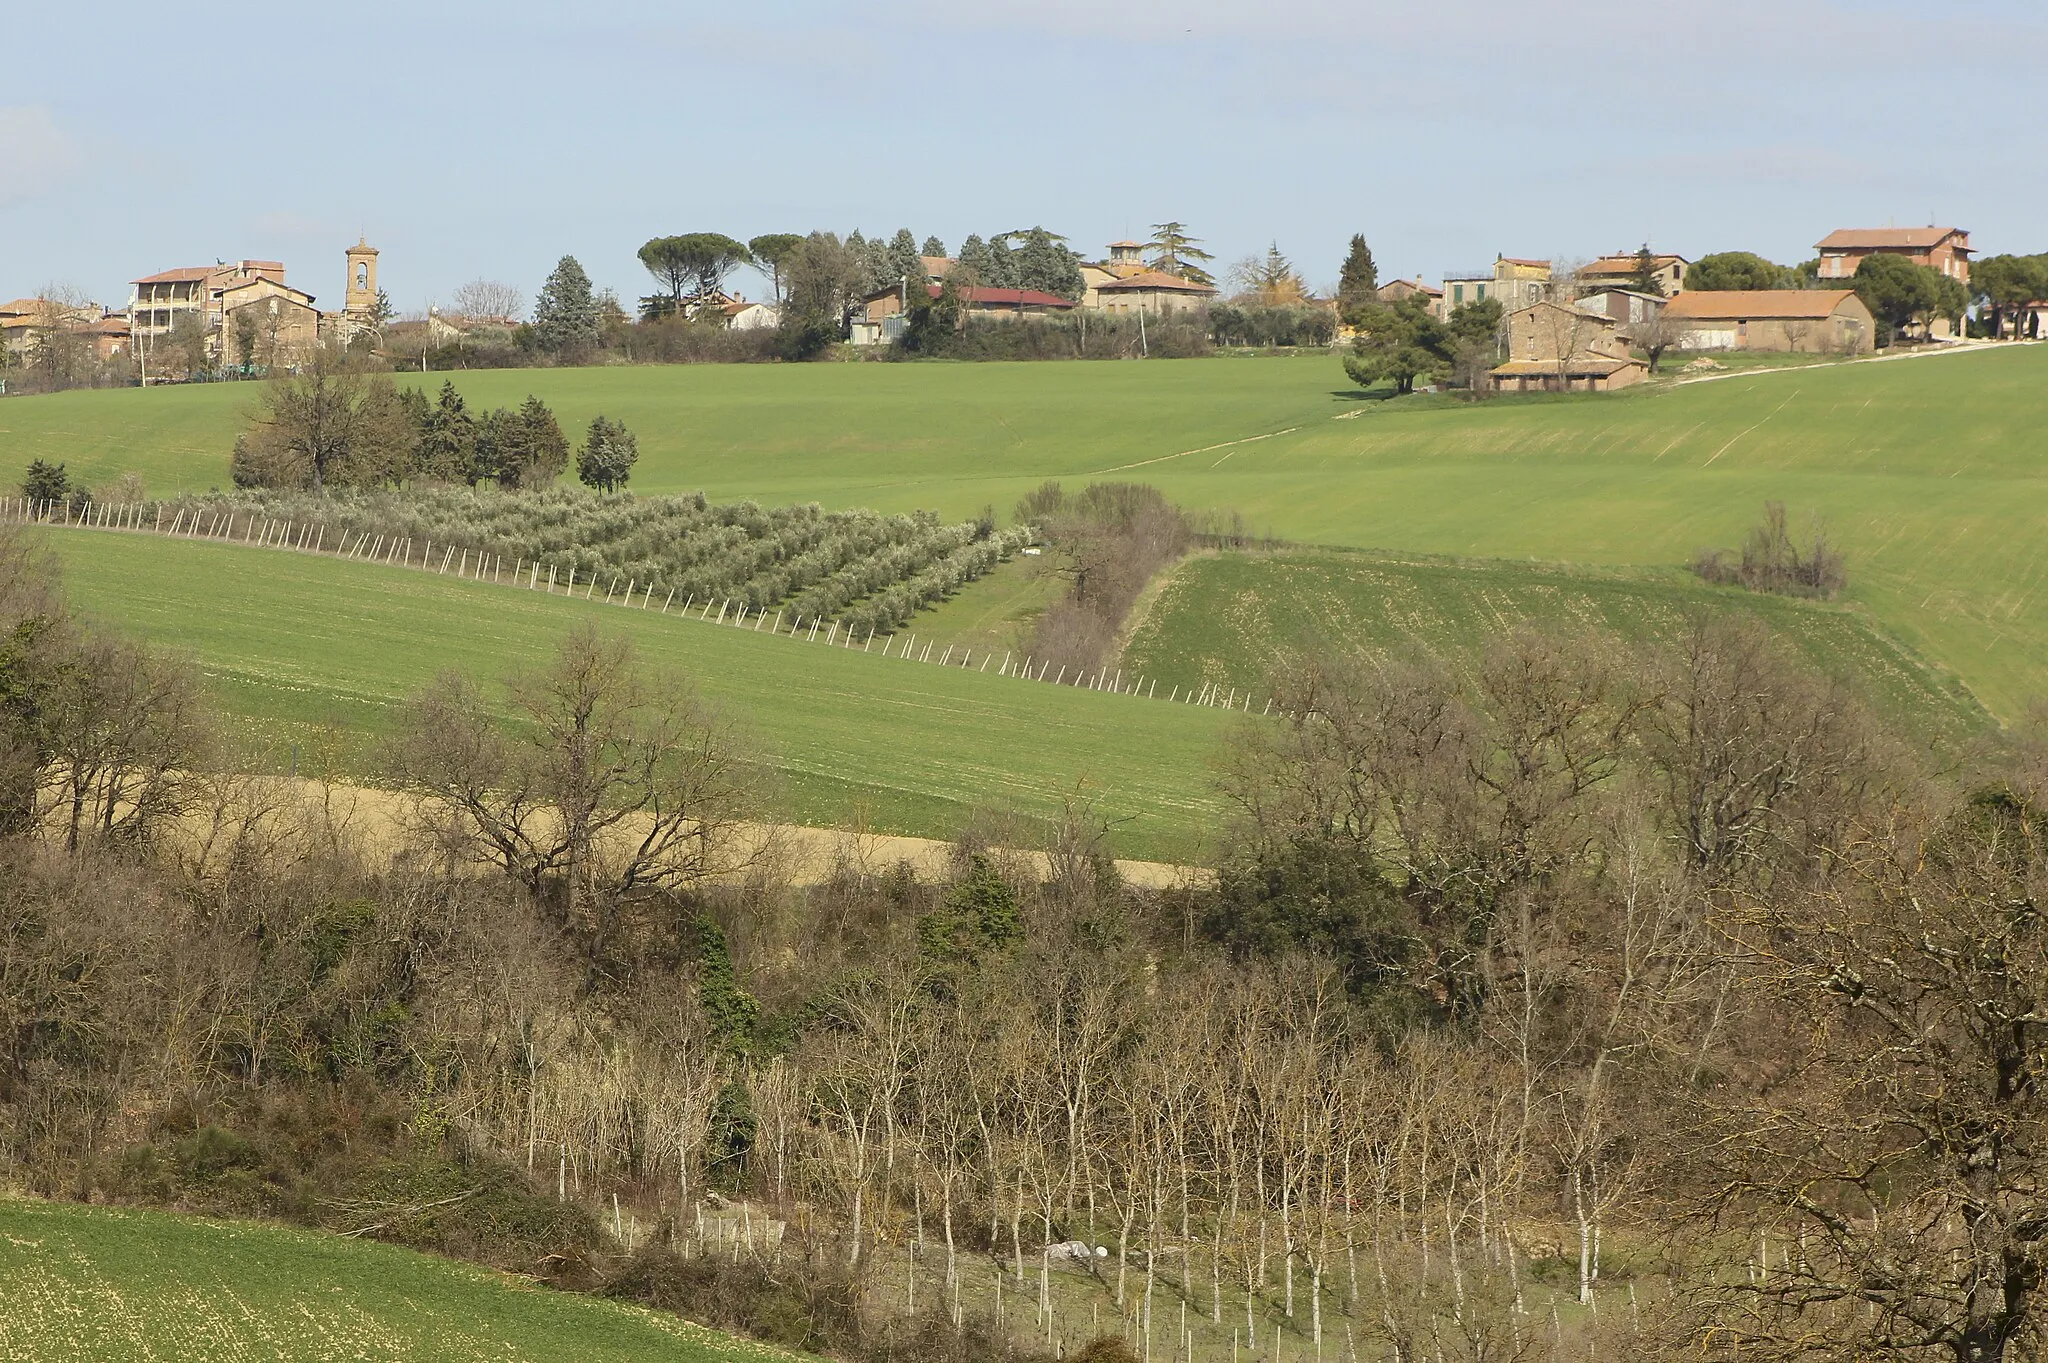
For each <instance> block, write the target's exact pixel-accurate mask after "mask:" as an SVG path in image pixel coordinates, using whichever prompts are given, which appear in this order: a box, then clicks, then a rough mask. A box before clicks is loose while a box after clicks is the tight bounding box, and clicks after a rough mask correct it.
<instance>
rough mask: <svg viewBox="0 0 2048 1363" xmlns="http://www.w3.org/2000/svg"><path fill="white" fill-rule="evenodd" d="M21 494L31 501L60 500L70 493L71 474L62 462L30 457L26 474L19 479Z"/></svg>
mask: <svg viewBox="0 0 2048 1363" xmlns="http://www.w3.org/2000/svg"><path fill="white" fill-rule="evenodd" d="M21 495H22V496H23V497H26V498H27V499H28V500H29V501H32V502H61V501H63V500H64V499H65V498H67V497H69V496H70V495H71V475H70V474H68V473H66V472H65V471H64V466H63V465H62V464H50V463H45V462H44V461H43V460H41V459H31V460H30V461H29V464H28V476H27V477H25V478H23V479H22V480H21Z"/></svg>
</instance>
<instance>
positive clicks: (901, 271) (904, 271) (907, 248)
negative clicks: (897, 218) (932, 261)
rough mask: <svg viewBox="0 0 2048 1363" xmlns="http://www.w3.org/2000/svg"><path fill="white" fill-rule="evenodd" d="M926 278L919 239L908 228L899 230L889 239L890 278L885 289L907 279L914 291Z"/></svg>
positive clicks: (885, 282)
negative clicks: (918, 244) (918, 247)
mask: <svg viewBox="0 0 2048 1363" xmlns="http://www.w3.org/2000/svg"><path fill="white" fill-rule="evenodd" d="M926 278H927V275H926V274H925V268H924V257H923V256H922V255H920V254H918V250H917V238H916V237H913V236H911V235H910V229H909V228H908V227H900V228H898V229H897V230H896V235H895V236H893V237H891V238H890V239H889V278H888V279H887V280H886V281H884V284H883V287H885V288H886V287H887V286H888V285H889V284H894V283H896V282H897V281H898V280H906V279H907V280H909V281H910V287H911V288H912V289H913V290H914V289H916V288H917V287H918V286H919V285H921V284H923V283H924V282H925V280H926Z"/></svg>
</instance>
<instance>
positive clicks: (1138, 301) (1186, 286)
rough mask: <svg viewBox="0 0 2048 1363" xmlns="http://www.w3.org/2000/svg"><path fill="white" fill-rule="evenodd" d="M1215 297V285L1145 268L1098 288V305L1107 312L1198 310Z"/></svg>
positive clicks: (1096, 293)
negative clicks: (1198, 282) (1199, 282)
mask: <svg viewBox="0 0 2048 1363" xmlns="http://www.w3.org/2000/svg"><path fill="white" fill-rule="evenodd" d="M1215 296H1216V290H1215V288H1214V287H1213V286H1211V285H1208V284H1197V283H1196V282H1195V281H1194V280H1192V279H1182V278H1181V277H1180V276H1179V275H1175V274H1167V273H1166V272H1165V271H1164V270H1143V271H1140V272H1139V273H1137V274H1134V275H1128V276H1126V277H1124V278H1122V279H1112V280H1109V281H1108V282H1106V283H1103V284H1098V285H1096V287H1095V298H1096V306H1097V307H1098V308H1100V309H1102V310H1103V311H1104V312H1149V313H1152V314H1154V315H1158V314H1162V313H1173V312H1198V311H1200V310H1201V309H1203V308H1205V307H1207V306H1208V305H1209V300H1210V299H1212V298H1214V297H1215Z"/></svg>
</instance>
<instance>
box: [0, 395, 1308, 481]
mask: <svg viewBox="0 0 2048 1363" xmlns="http://www.w3.org/2000/svg"><path fill="white" fill-rule="evenodd" d="M445 379H453V380H454V382H455V384H456V386H457V387H458V388H460V389H461V390H462V392H463V394H464V396H465V397H466V398H467V399H468V400H469V403H470V405H471V407H472V408H475V407H484V408H489V407H497V406H516V405H518V403H519V402H521V401H522V400H524V398H525V397H526V395H527V394H529V393H534V394H538V395H539V396H540V397H542V398H544V399H546V401H547V402H548V403H549V405H551V406H552V407H553V408H554V410H555V413H556V415H557V416H558V417H559V418H560V419H561V422H562V426H563V429H564V430H566V431H568V432H569V433H570V434H571V435H572V436H575V437H578V438H580V437H581V435H582V432H583V430H584V428H585V427H587V426H588V425H589V424H590V419H591V418H592V417H593V416H596V415H598V414H600V413H602V414H604V415H606V416H610V417H614V418H617V419H619V420H623V421H624V422H625V423H626V424H627V425H628V426H629V427H631V428H632V430H633V432H634V434H635V435H636V436H638V438H639V442H640V462H639V463H638V464H637V465H636V466H635V467H634V469H633V488H634V490H635V491H638V492H692V491H702V492H704V493H705V494H706V495H707V496H709V497H710V498H711V499H712V500H713V501H729V500H732V499H733V498H734V497H755V498H759V499H760V500H762V501H764V502H768V503H773V504H777V505H779V504H782V503H787V502H807V501H814V500H815V501H822V502H825V503H828V504H830V505H832V506H870V507H874V508H876V509H878V510H879V509H884V508H886V509H890V510H905V511H908V510H915V509H918V508H921V507H925V506H930V505H936V504H937V502H936V501H935V500H934V499H935V498H936V499H938V500H942V501H944V502H945V503H946V504H948V505H954V504H959V505H966V506H969V510H970V511H979V510H980V509H981V507H982V505H983V504H984V503H986V502H988V501H989V500H991V499H993V500H994V501H995V503H996V505H997V506H998V507H999V508H1000V509H1002V510H1004V511H1006V512H1007V511H1008V509H1009V507H1010V506H1011V504H1013V503H1014V502H1015V501H1016V499H1017V498H1018V497H1019V496H1020V495H1022V494H1023V493H1024V492H1025V491H1028V490H1029V489H1030V488H1032V487H1035V486H1037V484H1038V482H1039V481H1040V480H1041V479H1043V478H1044V477H1045V476H1047V475H1046V473H1045V470H1047V469H1060V470H1066V471H1070V472H1071V471H1085V470H1088V469H1095V468H1101V467H1105V466H1107V465H1111V464H1117V463H1123V462H1126V461H1127V460H1128V459H1133V458H1150V457H1152V456H1155V455H1171V454H1173V453H1175V452H1177V451H1180V450H1186V449H1192V448H1194V447H1196V446H1201V445H1208V444H1213V443H1214V442H1216V441H1218V440H1230V439H1234V438H1236V437H1238V436H1242V435H1253V434H1259V433H1263V432H1267V431H1274V430H1279V429H1281V428H1282V427H1286V426H1291V425H1295V424H1298V423H1299V422H1301V421H1304V420H1310V419H1318V418H1321V417H1324V416H1327V415H1329V414H1330V413H1332V412H1335V411H1339V410H1342V407H1341V406H1340V405H1338V404H1337V402H1336V399H1334V398H1333V397H1332V396H1331V394H1330V392H1329V390H1330V389H1332V388H1334V387H1342V386H1344V384H1345V380H1344V375H1343V371H1342V370H1341V369H1340V368H1338V367H1337V366H1336V364H1335V362H1334V361H1331V360H1327V359H1323V358H1321V357H1317V358H1312V359H1307V360H1301V359H1266V358H1261V359H1228V360H1226V359H1209V360H1155V361H1148V362H1146V363H1143V364H1111V363H1093V362H1091V363H1087V364H1081V363H1074V364H1049V363H1027V364H920V365H898V364H815V365H666V366H639V367H621V368H611V369H536V370H476V371H470V372H464V373H457V374H428V375H425V376H421V375H411V376H401V377H400V379H399V382H401V383H404V384H410V385H413V386H422V385H423V386H425V387H427V388H428V389H430V390H433V389H438V388H439V387H440V385H441V383H442V382H443V380H445ZM260 395H261V390H260V388H259V387H258V386H256V385H254V384H232V383H228V384H197V385H188V386H181V387H176V388H156V389H148V390H143V389H116V390H107V391H101V392H76V393H59V394H55V395H53V396H50V397H38V398H33V399H23V400H20V401H15V400H11V399H10V400H8V401H4V402H0V476H5V477H8V478H12V477H13V476H14V473H13V470H14V469H15V468H17V467H19V466H21V465H25V464H27V463H28V461H29V460H30V459H49V460H53V461H54V460H64V461H66V462H67V463H68V464H69V466H70V469H71V472H72V473H73V474H74V475H75V476H78V477H80V478H82V479H83V480H84V481H85V482H87V483H88V484H90V483H93V482H95V481H99V480H104V479H107V478H111V477H113V476H114V475H115V474H118V473H120V472H122V471H124V470H128V469H133V470H135V471H136V472H138V473H140V474H141V475H142V477H143V479H144V481H145V483H146V484H147V485H148V488H149V490H150V492H151V493H152V494H162V493H169V492H176V491H193V490H199V491H203V490H204V489H206V488H208V487H212V486H215V485H222V486H224V485H225V484H226V482H227V469H228V454H229V451H230V450H231V449H232V448H233V446H234V441H235V435H236V433H237V432H239V431H240V430H242V429H243V427H244V425H245V424H246V423H247V421H248V414H249V412H250V411H251V410H252V409H253V408H254V407H255V405H256V402H257V399H258V398H259V397H260ZM1132 451H1138V453H1135V454H1134V453H1132ZM956 482H966V483H973V484H974V485H975V487H976V488H977V489H978V490H977V491H976V492H974V493H972V494H967V495H965V497H964V500H963V499H962V498H958V497H953V496H950V495H947V494H946V491H945V490H946V489H947V488H948V487H949V486H950V485H952V484H954V483H956ZM728 492H730V493H731V494H732V495H731V496H728V495H727V494H728ZM977 498H978V500H977Z"/></svg>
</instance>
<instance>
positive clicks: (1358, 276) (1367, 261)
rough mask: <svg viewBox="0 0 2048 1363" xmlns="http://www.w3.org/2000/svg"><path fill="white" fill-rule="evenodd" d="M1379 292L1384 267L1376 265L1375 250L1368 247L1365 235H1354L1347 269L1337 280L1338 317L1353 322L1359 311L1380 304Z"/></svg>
mask: <svg viewBox="0 0 2048 1363" xmlns="http://www.w3.org/2000/svg"><path fill="white" fill-rule="evenodd" d="M1379 289H1380V267H1379V266H1378V264H1376V263H1375V262H1374V261H1373V258H1372V247H1370V246H1367V245H1366V244H1365V233H1363V232H1354V233H1353V234H1352V236H1351V249H1350V250H1349V251H1348V252H1346V253H1345V256H1344V269H1343V271H1342V273H1340V274H1339V275H1338V276H1337V313H1338V315H1339V316H1341V317H1342V318H1343V319H1344V320H1345V321H1347V322H1348V321H1350V320H1351V319H1352V317H1353V316H1354V315H1355V314H1356V313H1357V312H1358V310H1359V309H1361V308H1369V307H1372V306H1373V305H1374V304H1376V303H1378V302H1379Z"/></svg>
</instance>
